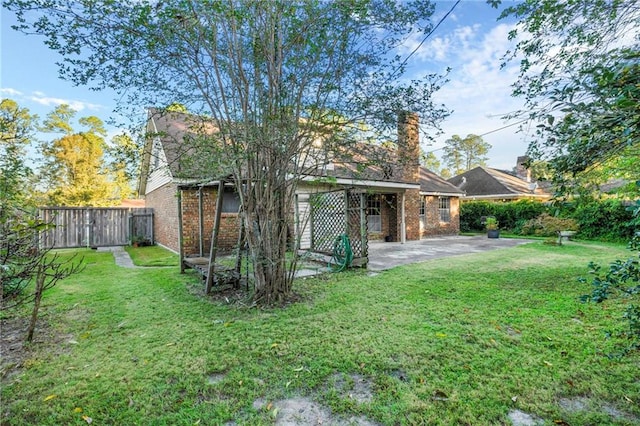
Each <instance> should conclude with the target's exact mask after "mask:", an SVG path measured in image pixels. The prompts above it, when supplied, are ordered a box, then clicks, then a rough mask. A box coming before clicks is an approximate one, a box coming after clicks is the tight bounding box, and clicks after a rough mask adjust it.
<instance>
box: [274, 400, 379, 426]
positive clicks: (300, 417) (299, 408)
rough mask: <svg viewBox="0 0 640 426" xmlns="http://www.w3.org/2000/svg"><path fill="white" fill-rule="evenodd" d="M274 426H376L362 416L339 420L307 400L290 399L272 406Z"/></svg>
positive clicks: (326, 410)
mask: <svg viewBox="0 0 640 426" xmlns="http://www.w3.org/2000/svg"><path fill="white" fill-rule="evenodd" d="M273 407H274V410H275V411H274V412H275V413H276V415H275V424H276V426H302V425H337V426H347V425H360V426H376V425H377V423H373V422H371V421H369V420H368V419H367V418H365V417H363V416H357V417H356V416H352V417H349V418H339V417H337V416H333V415H332V414H331V412H330V411H329V410H328V409H326V408H324V407H323V406H321V405H319V404H317V403H315V402H314V401H312V400H310V399H308V398H301V397H298V398H290V399H285V400H281V401H277V402H275V403H274V404H273Z"/></svg>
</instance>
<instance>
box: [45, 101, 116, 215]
mask: <svg viewBox="0 0 640 426" xmlns="http://www.w3.org/2000/svg"><path fill="white" fill-rule="evenodd" d="M75 114H76V111H74V110H73V109H71V108H70V107H69V106H68V105H60V106H58V107H56V108H55V109H54V111H52V112H51V113H49V114H48V115H47V117H46V119H45V120H44V123H43V126H42V130H43V131H44V132H49V133H60V134H61V135H62V136H61V137H60V138H58V139H55V140H53V141H51V142H45V143H43V144H42V147H41V148H42V154H43V156H44V160H45V161H44V164H43V165H42V167H41V168H40V176H41V179H42V182H43V184H44V185H45V188H46V194H45V195H46V200H47V204H49V205H59V206H109V205H114V204H116V203H117V202H119V201H120V199H121V198H120V191H119V190H118V187H117V185H116V183H115V182H114V179H113V176H110V173H109V170H108V168H107V166H106V164H105V161H104V151H105V149H106V144H105V141H104V137H105V136H106V134H107V132H106V130H105V128H104V124H103V122H102V120H100V119H99V118H97V117H95V116H89V117H82V118H80V119H79V120H78V122H79V124H80V125H82V126H84V127H86V128H87V130H86V131H83V132H76V133H74V130H73V127H72V125H71V120H72V119H73V118H74V116H75Z"/></svg>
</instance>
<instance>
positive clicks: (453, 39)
mask: <svg viewBox="0 0 640 426" xmlns="http://www.w3.org/2000/svg"><path fill="white" fill-rule="evenodd" d="M507 3H508V2H507ZM454 4H455V3H454V2H453V1H438V2H437V7H436V15H435V16H434V22H437V21H438V20H439V19H440V18H442V17H443V16H444V15H445V14H446V13H447V12H448V11H449V10H450V9H451V8H452V7H453V6H454ZM498 15H499V11H498V10H495V9H492V8H491V7H490V6H488V5H487V4H486V2H485V1H469V0H467V1H462V2H460V3H459V4H458V5H457V6H456V7H455V8H454V9H453V11H452V12H451V13H450V14H449V16H447V18H446V19H445V20H444V21H443V22H442V25H441V26H440V27H439V28H438V29H437V30H436V31H435V32H434V33H433V34H432V35H431V36H430V37H429V38H428V39H427V40H426V42H425V43H423V45H422V46H421V47H420V48H419V49H418V50H417V51H416V53H415V54H414V55H413V56H412V58H411V59H410V64H411V68H410V72H411V73H415V75H416V76H418V75H424V74H426V73H428V72H443V71H444V70H445V69H446V68H447V67H451V68H452V72H451V74H450V76H449V79H450V82H449V83H448V84H447V85H445V86H444V87H443V88H442V89H441V90H440V91H439V92H438V93H437V94H436V96H435V99H436V101H437V102H439V103H444V104H445V105H446V106H447V107H448V108H449V109H452V110H453V111H454V112H453V114H452V115H451V117H449V118H448V119H447V120H446V121H445V122H444V123H443V124H442V130H443V131H444V134H443V135H442V136H440V137H439V138H438V139H437V142H436V143H435V144H434V145H431V146H423V148H424V149H425V150H427V151H434V152H435V154H436V155H438V156H439V155H440V154H441V153H442V151H441V149H440V148H441V147H442V146H443V142H444V140H445V139H447V138H449V137H451V136H452V135H454V134H458V135H460V136H463V137H464V136H466V135H467V134H469V133H475V134H480V135H482V134H485V133H488V132H492V131H494V130H496V129H499V128H502V127H504V126H505V125H506V124H509V123H506V122H504V121H503V120H502V119H501V118H500V116H501V115H502V114H504V113H507V112H510V111H513V110H515V109H518V108H521V106H522V100H520V99H514V98H512V97H511V96H510V92H511V89H510V84H512V83H513V82H514V81H515V79H516V76H517V64H516V63H513V64H509V66H507V67H506V68H505V69H501V68H500V63H501V60H500V58H501V56H502V55H503V54H504V52H505V51H506V50H507V49H508V48H509V47H510V46H511V43H510V42H508V40H507V34H508V32H509V30H510V29H512V28H513V25H514V24H513V22H503V21H500V22H497V21H496V19H497V17H498ZM1 19H2V28H1V39H0V43H1V58H0V60H1V63H0V69H1V74H0V90H1V92H0V95H1V96H2V98H7V97H8V98H11V99H14V100H15V101H17V102H18V103H19V104H20V105H21V106H22V107H26V108H29V109H30V110H31V112H32V113H36V114H38V115H39V116H41V117H44V116H46V114H47V113H48V112H50V111H51V110H52V109H53V108H54V107H55V106H56V105H59V104H61V103H67V104H69V105H71V107H72V108H74V109H75V110H77V111H78V117H82V116H87V115H95V116H97V117H99V118H101V119H102V120H103V121H107V119H109V118H110V117H111V115H112V111H113V109H114V107H115V104H116V101H115V100H114V99H115V94H114V93H113V92H110V91H101V92H95V91H91V90H88V89H87V88H84V87H74V86H73V85H72V84H71V83H69V82H66V81H64V80H61V79H59V78H58V71H57V67H56V65H55V62H56V61H58V60H59V58H58V56H57V54H56V53H55V52H53V51H50V50H49V49H48V48H47V47H46V46H45V45H44V43H43V39H42V38H41V37H39V36H35V35H31V36H26V35H23V34H21V33H18V32H16V31H14V30H12V29H11V28H10V26H11V25H12V24H13V23H15V18H14V16H13V13H11V12H8V11H6V10H2V16H1ZM421 40H422V37H420V38H416V39H415V40H411V41H410V42H409V43H408V44H407V45H406V49H405V51H404V52H402V53H403V54H405V55H407V54H409V53H410V52H412V51H413V50H414V49H415V48H416V47H417V46H418V44H419V43H420V41H421ZM410 76H411V75H409V77H410ZM516 130H517V126H513V127H509V128H507V129H504V130H501V131H497V132H493V133H488V134H486V135H484V136H483V139H484V140H485V141H486V142H488V143H489V144H491V145H492V149H491V151H490V152H489V161H488V165H489V166H491V167H496V168H501V169H512V168H513V167H514V166H515V164H516V158H517V156H519V155H523V154H524V152H525V151H526V148H527V142H525V135H523V134H520V133H516ZM118 132H119V130H118V129H115V128H111V129H110V134H111V135H115V134H117V133H118Z"/></svg>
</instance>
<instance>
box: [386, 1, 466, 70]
mask: <svg viewBox="0 0 640 426" xmlns="http://www.w3.org/2000/svg"><path fill="white" fill-rule="evenodd" d="M460 1H461V0H457V1H456V2H455V3H454V4H453V6H451V9H449V11H448V12H447V13H445V15H444V16H443V17H442V18H440V20H439V21H438V23H437V24H436V26H435V27H433V28H432V29H431V31H429V32H428V33H427V35H425V36H424V38H423V39H422V41H421V42H420V43H419V44H418V45H417V46H416V48H415V49H413V51H412V52H411V53H409V56H407V57H406V58H404V60H403V61H402V62H401V63H400V65H398V67H397V68H396V69H395V70H394V71H393V72H392V73H391V74H390V75H389V78H388V79H387V82H388V81H389V80H391V79H392V78H394V77H395V75H396V73H397V72H398V71H399V70H400V69H401V68H402V67H403V66H405V65H406V64H407V62H408V61H409V59H410V58H411V57H412V56H413V55H414V54H415V53H416V52H417V51H418V49H420V48H421V47H422V45H423V44H424V42H425V41H427V39H428V38H429V37H431V35H432V34H433V33H434V32H435V31H436V30H437V29H438V27H439V26H440V25H441V24H442V23H443V22H444V20H445V19H447V17H448V16H449V15H451V13H452V12H453V9H455V8H456V6H457V5H458V4H459V3H460Z"/></svg>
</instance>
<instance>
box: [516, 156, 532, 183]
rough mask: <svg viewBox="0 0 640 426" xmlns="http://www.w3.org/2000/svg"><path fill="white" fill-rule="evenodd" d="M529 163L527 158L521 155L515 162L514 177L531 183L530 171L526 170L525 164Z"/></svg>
mask: <svg viewBox="0 0 640 426" xmlns="http://www.w3.org/2000/svg"><path fill="white" fill-rule="evenodd" d="M528 162H529V157H528V156H526V155H521V156H520V157H518V159H517V160H516V167H515V172H516V176H518V177H519V178H520V179H522V180H524V181H527V182H531V170H529V169H528V168H527V163H528Z"/></svg>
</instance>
